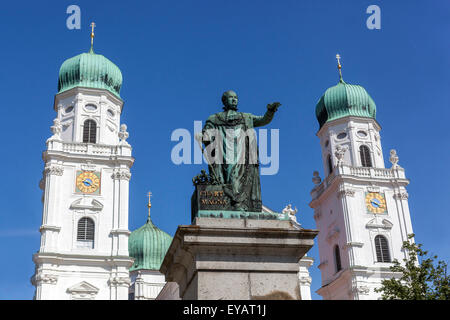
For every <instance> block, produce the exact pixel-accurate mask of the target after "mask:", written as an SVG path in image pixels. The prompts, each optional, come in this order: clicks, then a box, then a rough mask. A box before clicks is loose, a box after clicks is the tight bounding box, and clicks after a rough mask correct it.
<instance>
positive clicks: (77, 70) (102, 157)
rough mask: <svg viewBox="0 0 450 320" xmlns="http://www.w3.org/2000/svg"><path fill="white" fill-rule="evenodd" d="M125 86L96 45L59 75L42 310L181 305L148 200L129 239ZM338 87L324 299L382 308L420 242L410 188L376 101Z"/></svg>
mask: <svg viewBox="0 0 450 320" xmlns="http://www.w3.org/2000/svg"><path fill="white" fill-rule="evenodd" d="M91 37H92V38H93V33H92V34H91ZM341 80H342V78H341ZM121 85H122V74H121V71H120V69H119V68H118V67H117V66H116V65H115V64H114V63H112V62H111V61H110V60H108V59H107V58H106V57H104V56H103V55H100V54H96V53H94V50H93V48H92V45H91V50H90V51H89V52H88V53H82V54H79V55H77V56H75V57H73V58H70V59H68V60H66V61H65V62H64V63H63V64H62V66H61V68H60V72H59V82H58V93H57V94H56V96H55V99H54V110H55V112H56V118H55V119H54V121H53V126H52V127H51V130H52V133H53V135H52V136H51V137H50V138H49V139H48V140H47V142H46V144H47V148H46V150H45V151H44V152H43V161H44V171H43V178H42V180H41V182H40V184H39V186H40V188H41V189H42V191H43V197H42V202H43V210H42V224H41V227H40V232H41V243H40V247H39V251H38V252H37V253H35V254H34V255H33V261H34V263H35V266H36V267H35V274H34V275H33V277H32V279H31V281H32V283H33V285H34V286H35V287H36V291H35V296H34V299H36V300H60V299H61V300H69V299H75V300H76V299H92V300H127V299H132V300H152V299H179V297H178V287H177V285H176V284H174V283H166V282H165V278H164V275H162V274H161V273H160V272H159V267H160V265H161V263H162V261H163V259H164V256H165V254H166V251H167V249H168V248H169V246H170V243H171V241H172V237H171V236H170V235H168V234H167V233H165V232H164V231H162V230H160V229H159V228H157V227H156V226H155V225H154V224H153V223H152V220H151V217H150V208H151V203H150V199H149V203H148V219H147V222H146V223H145V224H144V225H143V226H142V227H141V228H139V229H137V230H135V231H133V232H130V231H129V226H128V217H129V211H128V207H129V204H128V201H129V183H130V179H131V176H132V175H131V168H132V166H133V162H134V158H133V156H132V147H131V146H130V144H129V143H128V142H127V141H126V140H127V138H128V132H127V126H126V125H124V124H122V123H121V121H120V117H121V114H122V112H123V105H124V101H123V100H122V98H121V96H120V88H121ZM336 87H337V88H336ZM336 87H333V88H334V89H333V88H330V89H329V90H331V89H333V90H334V93H333V92H332V94H331V95H329V94H327V92H328V90H327V92H326V93H325V95H324V96H323V97H322V98H321V100H320V101H319V103H318V105H317V109H316V112H317V115H318V119H319V124H320V130H319V132H318V137H319V139H320V144H321V146H322V152H323V159H324V167H325V172H326V173H327V174H326V178H325V179H324V181H321V179H320V178H319V176H318V174H315V178H314V179H313V180H314V181H315V184H316V186H315V187H314V189H313V190H312V192H311V195H312V201H311V203H310V206H311V207H312V208H314V218H315V220H316V223H317V227H318V229H319V231H320V233H319V236H318V239H317V242H318V245H319V254H320V264H319V265H318V267H319V268H320V270H321V272H322V287H321V288H320V289H319V291H318V293H319V294H320V295H321V296H322V297H323V298H324V299H376V298H377V297H378V296H377V295H376V294H375V293H373V289H374V288H375V287H377V286H379V284H380V281H381V279H384V278H386V277H392V273H390V272H389V270H388V267H389V265H390V262H391V261H392V260H393V259H394V258H397V259H399V260H401V258H403V257H404V253H403V252H402V251H401V249H400V247H401V245H402V241H403V240H405V239H406V237H407V234H409V233H412V226H411V221H410V217H409V208H408V202H407V195H408V194H407V192H406V189H405V186H406V185H407V184H408V182H409V181H408V180H407V179H406V177H405V173H404V170H403V168H401V167H400V166H399V165H398V164H397V161H398V158H397V157H396V155H395V152H393V153H392V157H391V162H392V164H393V165H392V168H390V169H385V167H384V160H383V156H382V149H381V142H380V135H379V131H380V126H379V124H378V123H377V122H376V120H375V104H374V103H373V101H372V99H371V98H370V96H369V95H368V94H367V92H365V90H364V89H363V88H362V87H359V86H352V85H348V84H346V83H345V82H343V80H342V81H341V82H340V83H339V84H338V85H337V86H336ZM355 92H356V93H355ZM336 95H337V96H339V95H340V96H339V97H338V98H336ZM330 97H332V98H330ZM358 99H359V100H358ZM349 106H350V107H349ZM363 108H366V109H363ZM349 110H350V111H349ZM265 210H269V209H267V208H265ZM297 225H298V226H300V224H297ZM313 263H314V260H313V259H312V258H310V257H308V256H304V257H303V258H302V259H301V260H300V261H299V265H298V268H299V272H298V281H299V285H298V288H299V290H300V296H301V297H302V299H303V300H309V299H311V293H310V285H311V277H310V275H309V271H308V270H309V268H310V267H311V266H312V264H313Z"/></svg>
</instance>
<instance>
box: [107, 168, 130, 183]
mask: <svg viewBox="0 0 450 320" xmlns="http://www.w3.org/2000/svg"><path fill="white" fill-rule="evenodd" d="M111 177H112V178H113V179H115V180H128V181H129V180H130V179H131V172H130V171H129V170H116V171H114V173H113V174H112V176H111Z"/></svg>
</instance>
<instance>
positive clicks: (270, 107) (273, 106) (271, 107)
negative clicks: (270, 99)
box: [267, 102, 281, 112]
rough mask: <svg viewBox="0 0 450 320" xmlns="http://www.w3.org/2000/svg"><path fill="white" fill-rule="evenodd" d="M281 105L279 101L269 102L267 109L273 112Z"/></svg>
mask: <svg viewBox="0 0 450 320" xmlns="http://www.w3.org/2000/svg"><path fill="white" fill-rule="evenodd" d="M280 106H281V103H279V102H274V103H269V104H268V105H267V110H269V111H272V112H275V111H277V110H278V108H279V107H280Z"/></svg>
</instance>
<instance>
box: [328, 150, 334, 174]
mask: <svg viewBox="0 0 450 320" xmlns="http://www.w3.org/2000/svg"><path fill="white" fill-rule="evenodd" d="M327 166H328V174H329V175H330V174H331V173H332V172H333V163H332V162H331V154H329V155H328V157H327Z"/></svg>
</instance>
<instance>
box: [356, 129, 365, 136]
mask: <svg viewBox="0 0 450 320" xmlns="http://www.w3.org/2000/svg"><path fill="white" fill-rule="evenodd" d="M356 134H357V135H358V136H359V137H361V138H365V137H367V132H365V131H362V130H359V131H358V132H357V133H356Z"/></svg>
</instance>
